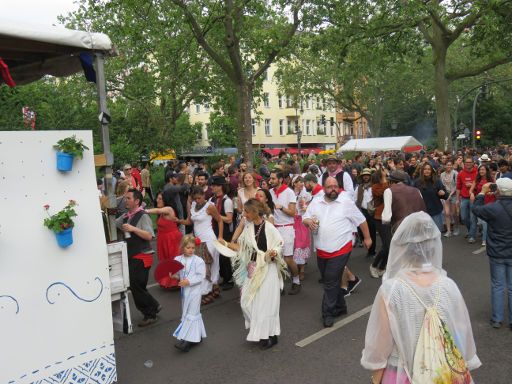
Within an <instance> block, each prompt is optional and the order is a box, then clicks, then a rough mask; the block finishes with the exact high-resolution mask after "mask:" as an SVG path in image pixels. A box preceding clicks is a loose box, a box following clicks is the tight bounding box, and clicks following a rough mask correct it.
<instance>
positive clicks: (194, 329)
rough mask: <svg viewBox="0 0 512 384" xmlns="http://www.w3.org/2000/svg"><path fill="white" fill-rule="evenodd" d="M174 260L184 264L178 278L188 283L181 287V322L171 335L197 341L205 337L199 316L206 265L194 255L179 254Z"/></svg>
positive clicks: (179, 338)
mask: <svg viewBox="0 0 512 384" xmlns="http://www.w3.org/2000/svg"><path fill="white" fill-rule="evenodd" d="M175 260H176V261H179V262H180V263H181V264H183V265H184V266H185V267H184V268H183V269H182V270H181V271H180V272H179V277H180V280H184V279H188V281H189V282H190V285H189V286H187V287H183V288H181V304H182V315H181V323H180V325H178V328H176V331H174V334H173V336H174V337H176V338H177V339H178V340H185V341H190V342H193V343H198V342H200V341H201V339H202V338H205V337H206V330H205V328H204V323H203V318H202V316H201V283H202V282H203V280H204V279H205V275H206V266H205V263H204V261H203V259H201V258H200V257H199V256H196V255H192V256H190V257H185V256H183V255H180V256H178V257H176V259H175Z"/></svg>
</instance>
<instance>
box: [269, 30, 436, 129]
mask: <svg viewBox="0 0 512 384" xmlns="http://www.w3.org/2000/svg"><path fill="white" fill-rule="evenodd" d="M399 47H400V49H399ZM426 57H428V54H427V53H426V52H425V51H424V49H423V47H422V46H421V44H420V46H417V45H416V44H415V43H414V39H412V38H411V36H404V34H402V35H400V36H394V37H391V38H386V37H375V38H373V39H371V40H369V39H355V40H353V41H351V43H350V44H348V43H347V40H346V38H345V36H344V35H340V34H339V33H338V30H337V29H335V28H333V27H330V28H326V29H325V30H322V31H321V32H320V33H311V34H301V36H300V42H299V44H298V48H297V49H296V50H295V51H294V54H293V56H292V59H291V60H290V61H289V62H286V63H280V65H279V70H278V72H277V75H278V77H279V79H280V87H281V89H282V92H283V93H285V94H287V95H290V94H293V93H294V92H297V90H301V92H302V93H303V94H305V95H314V96H318V97H323V96H328V97H330V98H332V99H333V100H334V101H335V103H336V105H337V108H339V109H342V110H345V111H356V112H359V113H360V114H361V116H362V117H364V118H365V119H366V120H367V121H368V124H369V127H370V129H371V134H372V136H374V137H377V136H379V135H380V133H381V128H382V126H383V124H384V123H389V122H391V121H392V120H396V119H399V120H400V111H401V109H402V108H403V107H404V106H405V107H406V106H407V105H409V104H411V103H412V104H415V105H419V104H426V103H428V101H429V100H430V99H431V98H432V91H431V90H430V89H429V87H430V80H431V77H430V76H429V75H428V72H427V71H426V70H425V68H426V66H427V65H428V64H427V61H426ZM419 100H421V102H420V101H419ZM417 112H418V111H417ZM420 116H421V114H420ZM423 116H424V115H423ZM418 117H419V116H418ZM400 125H401V126H405V125H404V124H400Z"/></svg>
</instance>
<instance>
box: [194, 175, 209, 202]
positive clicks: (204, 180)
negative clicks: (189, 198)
mask: <svg viewBox="0 0 512 384" xmlns="http://www.w3.org/2000/svg"><path fill="white" fill-rule="evenodd" d="M196 182H197V185H198V186H200V187H201V188H203V191H204V198H205V199H206V200H210V199H211V197H212V196H213V190H212V187H211V186H209V185H208V174H207V173H206V172H204V171H199V172H198V173H197V175H196Z"/></svg>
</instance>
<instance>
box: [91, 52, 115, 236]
mask: <svg viewBox="0 0 512 384" xmlns="http://www.w3.org/2000/svg"><path fill="white" fill-rule="evenodd" d="M94 59H95V64H96V88H97V91H98V106H99V110H100V117H99V119H100V124H101V144H102V147H103V154H104V155H105V158H106V160H107V166H106V167H105V193H106V195H107V196H108V208H113V207H115V206H116V197H115V194H114V190H113V187H112V165H113V163H114V156H113V155H112V152H111V151H110V136H109V130H108V123H109V122H110V112H109V111H108V108H107V91H106V88H105V65H104V64H105V58H104V56H103V53H99V52H98V53H96V54H95V55H94ZM108 222H109V225H108V227H109V232H110V240H111V241H115V240H117V229H116V223H115V216H114V215H111V214H108Z"/></svg>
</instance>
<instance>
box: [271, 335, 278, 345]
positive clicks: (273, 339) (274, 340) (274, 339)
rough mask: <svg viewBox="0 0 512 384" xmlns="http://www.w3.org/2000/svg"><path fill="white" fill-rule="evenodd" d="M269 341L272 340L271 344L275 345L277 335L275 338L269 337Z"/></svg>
mask: <svg viewBox="0 0 512 384" xmlns="http://www.w3.org/2000/svg"><path fill="white" fill-rule="evenodd" d="M270 340H272V344H274V345H276V344H277V335H276V336H270Z"/></svg>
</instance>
